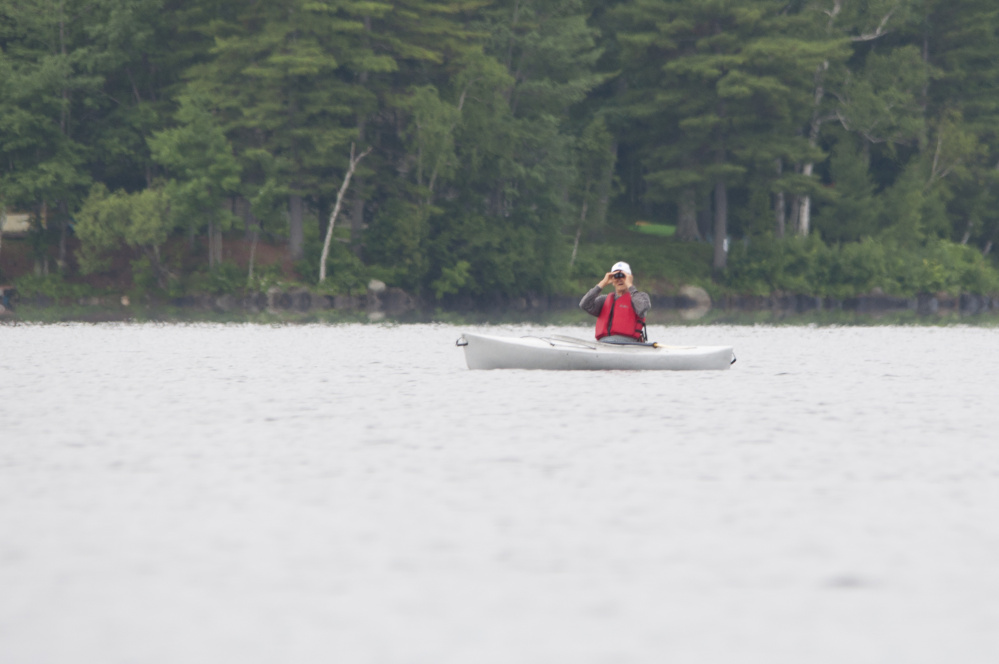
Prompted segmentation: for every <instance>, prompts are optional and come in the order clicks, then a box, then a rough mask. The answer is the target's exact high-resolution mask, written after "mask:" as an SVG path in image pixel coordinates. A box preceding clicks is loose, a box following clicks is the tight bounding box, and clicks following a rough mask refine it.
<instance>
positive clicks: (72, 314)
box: [0, 287, 999, 325]
mask: <svg viewBox="0 0 999 664" xmlns="http://www.w3.org/2000/svg"><path fill="white" fill-rule="evenodd" d="M686 288H687V289H688V290H686V291H684V292H683V293H682V294H680V295H671V296H663V295H652V296H651V298H652V311H651V312H650V315H649V323H650V324H695V325H696V324H759V323H766V322H780V323H792V324H793V323H801V324H815V323H817V324H826V325H835V324H893V323H895V322H899V323H905V324H930V325H932V324H938V323H941V322H943V323H953V322H961V323H965V324H974V323H981V324H985V325H992V324H999V297H991V296H982V295H975V294H970V293H962V294H960V295H956V296H954V295H949V294H944V293H937V294H929V293H927V294H921V295H919V296H917V297H909V298H902V297H893V296H888V295H883V294H880V293H874V294H869V295H862V296H857V297H849V298H828V297H815V296H810V295H800V294H771V295H767V296H750V295H726V296H724V297H722V298H720V299H719V300H718V301H712V300H711V299H710V298H709V297H708V296H707V293H706V292H704V291H703V290H702V289H700V288H696V287H686ZM7 303H8V306H6V307H4V308H3V309H2V310H0V323H17V322H39V323H46V322H52V323H59V322H127V321H135V322H143V321H150V322H178V323H183V322H199V321H203V322H262V323H273V322H278V323H280V322H287V323H302V322H330V323H344V322H381V321H385V322H397V323H426V322H441V321H445V322H451V321H472V322H483V321H489V322H496V323H499V324H502V323H507V322H544V321H555V322H559V323H572V322H579V323H588V322H589V318H590V317H589V316H588V315H586V314H585V313H584V312H582V311H580V310H579V309H578V299H577V298H575V297H574V296H559V295H552V296H532V297H520V298H499V297H496V298H490V299H488V300H479V301H474V300H472V299H471V298H465V299H460V300H455V301H451V302H447V303H446V304H445V305H444V306H440V305H438V306H426V305H421V304H420V303H419V302H418V301H417V300H416V299H415V298H414V297H412V296H411V295H409V294H408V293H405V292H404V291H402V290H401V289H397V288H384V287H383V288H381V289H373V290H369V291H368V293H366V294H364V295H336V296H334V295H324V294H316V293H312V292H310V291H308V290H305V289H287V290H285V289H278V288H272V289H270V290H269V291H268V292H267V293H256V294H252V295H246V296H233V295H210V294H203V295H188V296H184V297H180V298H174V299H170V300H162V301H158V300H147V301H142V302H136V303H133V302H132V301H131V300H130V298H129V297H128V296H127V295H123V296H120V297H114V296H106V297H84V298H79V299H75V300H74V299H68V298H63V299H58V300H57V299H55V298H51V297H46V296H35V297H32V298H23V299H18V298H16V297H13V298H11V297H8V299H7Z"/></svg>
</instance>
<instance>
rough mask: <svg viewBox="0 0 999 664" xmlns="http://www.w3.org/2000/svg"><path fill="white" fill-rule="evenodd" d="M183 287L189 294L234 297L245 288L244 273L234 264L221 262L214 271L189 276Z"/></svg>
mask: <svg viewBox="0 0 999 664" xmlns="http://www.w3.org/2000/svg"><path fill="white" fill-rule="evenodd" d="M184 286H185V288H184V290H185V291H187V292H189V293H211V294H213V295H235V294H238V293H242V292H243V291H244V289H245V288H246V273H245V272H244V271H243V269H242V268H240V267H239V266H238V265H236V264H235V263H232V262H230V261H223V262H222V263H221V264H220V265H218V266H217V267H216V268H215V269H214V270H207V271H198V272H195V273H193V274H191V275H189V277H188V279H187V282H186V283H185V284H184Z"/></svg>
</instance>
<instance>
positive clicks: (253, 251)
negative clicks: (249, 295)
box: [246, 224, 260, 284]
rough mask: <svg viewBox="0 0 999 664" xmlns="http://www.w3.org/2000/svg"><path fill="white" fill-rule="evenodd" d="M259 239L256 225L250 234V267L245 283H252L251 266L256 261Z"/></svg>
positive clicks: (258, 226)
mask: <svg viewBox="0 0 999 664" xmlns="http://www.w3.org/2000/svg"><path fill="white" fill-rule="evenodd" d="M259 237H260V225H259V224H257V225H255V226H254V227H253V231H252V232H251V233H250V266H249V269H247V271H246V283H247V284H250V283H251V282H252V281H253V266H254V264H255V263H256V260H257V240H258V238H259Z"/></svg>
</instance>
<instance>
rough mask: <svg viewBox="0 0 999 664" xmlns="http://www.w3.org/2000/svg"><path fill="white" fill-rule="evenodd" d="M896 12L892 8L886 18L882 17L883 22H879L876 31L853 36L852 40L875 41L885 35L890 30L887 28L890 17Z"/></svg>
mask: <svg viewBox="0 0 999 664" xmlns="http://www.w3.org/2000/svg"><path fill="white" fill-rule="evenodd" d="M894 13H895V10H894V9H892V10H891V11H890V12H888V13H887V14H885V16H884V18H883V19H881V23H879V24H878V27H877V28H876V29H875V30H874V32H869V33H867V34H866V35H859V36H857V37H851V38H850V41H855V42H865V41H873V40H875V39H878V38H879V37H884V36H885V35H886V34H888V33H889V32H890V30H885V25H887V24H888V19H890V18H891V15H892V14H894Z"/></svg>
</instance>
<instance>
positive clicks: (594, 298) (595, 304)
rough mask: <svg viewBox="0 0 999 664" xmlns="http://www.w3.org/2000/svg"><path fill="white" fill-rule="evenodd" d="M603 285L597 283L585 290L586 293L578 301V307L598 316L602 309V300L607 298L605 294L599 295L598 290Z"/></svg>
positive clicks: (601, 288)
mask: <svg viewBox="0 0 999 664" xmlns="http://www.w3.org/2000/svg"><path fill="white" fill-rule="evenodd" d="M601 290H603V287H602V286H600V284H597V285H596V286H594V287H593V288H591V289H590V290H588V291H586V295H584V296H583V299H582V300H580V301H579V308H580V309H582V310H583V311H585V312H586V313H588V314H590V315H591V316H599V315H600V310H601V309H603V306H604V300H606V299H607V296H606V295H601V294H600V291H601Z"/></svg>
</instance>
